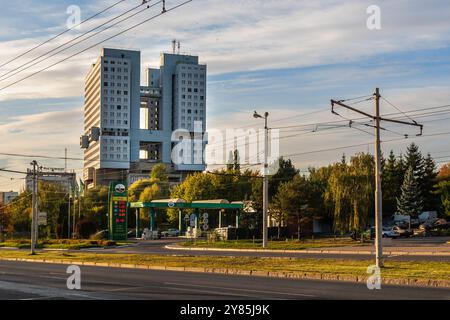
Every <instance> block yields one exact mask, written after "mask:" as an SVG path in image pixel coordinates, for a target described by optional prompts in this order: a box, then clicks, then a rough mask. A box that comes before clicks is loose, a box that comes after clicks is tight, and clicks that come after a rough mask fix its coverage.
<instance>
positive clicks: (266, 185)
mask: <svg viewBox="0 0 450 320" xmlns="http://www.w3.org/2000/svg"><path fill="white" fill-rule="evenodd" d="M253 117H254V118H263V119H264V171H263V173H264V177H263V232H262V236H263V248H267V247H268V238H269V235H268V229H267V228H268V212H269V172H268V171H269V163H268V157H269V127H268V125H267V118H268V117H269V113H268V112H266V113H264V116H261V115H260V114H258V113H257V112H256V111H255V113H254V114H253Z"/></svg>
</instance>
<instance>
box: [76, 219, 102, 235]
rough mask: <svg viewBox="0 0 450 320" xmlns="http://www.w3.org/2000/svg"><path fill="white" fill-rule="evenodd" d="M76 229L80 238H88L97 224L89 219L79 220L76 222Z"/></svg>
mask: <svg viewBox="0 0 450 320" xmlns="http://www.w3.org/2000/svg"><path fill="white" fill-rule="evenodd" d="M77 230H78V235H79V236H80V238H81V239H89V237H90V236H91V235H93V234H94V233H95V232H96V231H97V224H96V223H95V222H93V221H90V220H81V221H80V222H78V223H77Z"/></svg>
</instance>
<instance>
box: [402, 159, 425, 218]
mask: <svg viewBox="0 0 450 320" xmlns="http://www.w3.org/2000/svg"><path fill="white" fill-rule="evenodd" d="M422 208H423V198H422V195H421V193H420V191H419V184H418V182H417V178H416V175H415V174H414V169H413V167H410V168H409V169H408V171H407V172H406V176H405V180H404V182H403V185H402V187H401V194H400V197H399V198H398V199H397V210H398V212H400V213H401V214H404V215H411V216H412V217H415V218H417V217H418V216H419V214H420V213H421V212H422Z"/></svg>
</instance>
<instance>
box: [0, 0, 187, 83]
mask: <svg viewBox="0 0 450 320" xmlns="http://www.w3.org/2000/svg"><path fill="white" fill-rule="evenodd" d="M192 1H194V0H186V1H184V2H182V3H180V4H178V5H176V6H173V7H172V8H169V9H166V10H165V11H162V12H161V13H158V14H156V15H154V16H152V17H150V18H148V19H146V20H144V21H141V22H139V23H137V24H135V25H133V26H131V27H129V28H126V29H125V30H123V31H121V32H119V33H117V34H115V35H113V36H110V37H108V38H106V39H104V40H102V41H100V42H97V43H95V44H93V45H91V46H89V47H87V48H85V49H83V50H81V51H79V52H76V53H74V54H72V55H70V56H68V57H66V58H64V59H62V60H60V61H58V62H55V63H53V64H51V65H49V66H47V67H45V68H43V69H40V70H38V71H36V72H34V73H32V74H30V75H28V76H26V77H23V78H21V79H19V80H17V81H14V82H12V83H10V84H9V85H6V86H4V87H1V88H0V91H3V90H5V89H7V88H10V87H12V86H14V85H16V84H18V83H21V82H23V81H25V80H27V79H29V78H31V77H34V76H35V75H37V74H39V73H41V72H44V71H46V70H48V69H50V68H52V67H54V66H56V65H58V64H60V63H63V62H65V61H67V60H69V59H71V58H73V57H76V56H78V55H80V54H81V53H84V52H86V51H88V50H90V49H92V48H95V47H96V46H98V45H99V44H102V43H104V42H106V41H108V40H111V39H114V38H116V37H118V36H120V35H122V34H124V33H126V32H128V31H130V30H133V29H135V28H137V27H139V26H141V25H143V24H145V23H147V22H149V21H151V20H154V19H156V18H158V17H160V16H162V15H164V14H165V13H168V12H171V11H173V10H176V9H178V8H180V7H182V6H184V5H186V4H188V3H190V2H192Z"/></svg>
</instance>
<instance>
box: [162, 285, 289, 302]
mask: <svg viewBox="0 0 450 320" xmlns="http://www.w3.org/2000/svg"><path fill="white" fill-rule="evenodd" d="M168 289H170V290H178V291H188V292H198V293H208V294H214V295H218V296H230V297H245V298H255V296H251V295H247V294H239V293H225V292H217V291H210V290H196V289H187V288H186V289H185V288H175V287H168ZM274 300H281V299H275V298H274Z"/></svg>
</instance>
